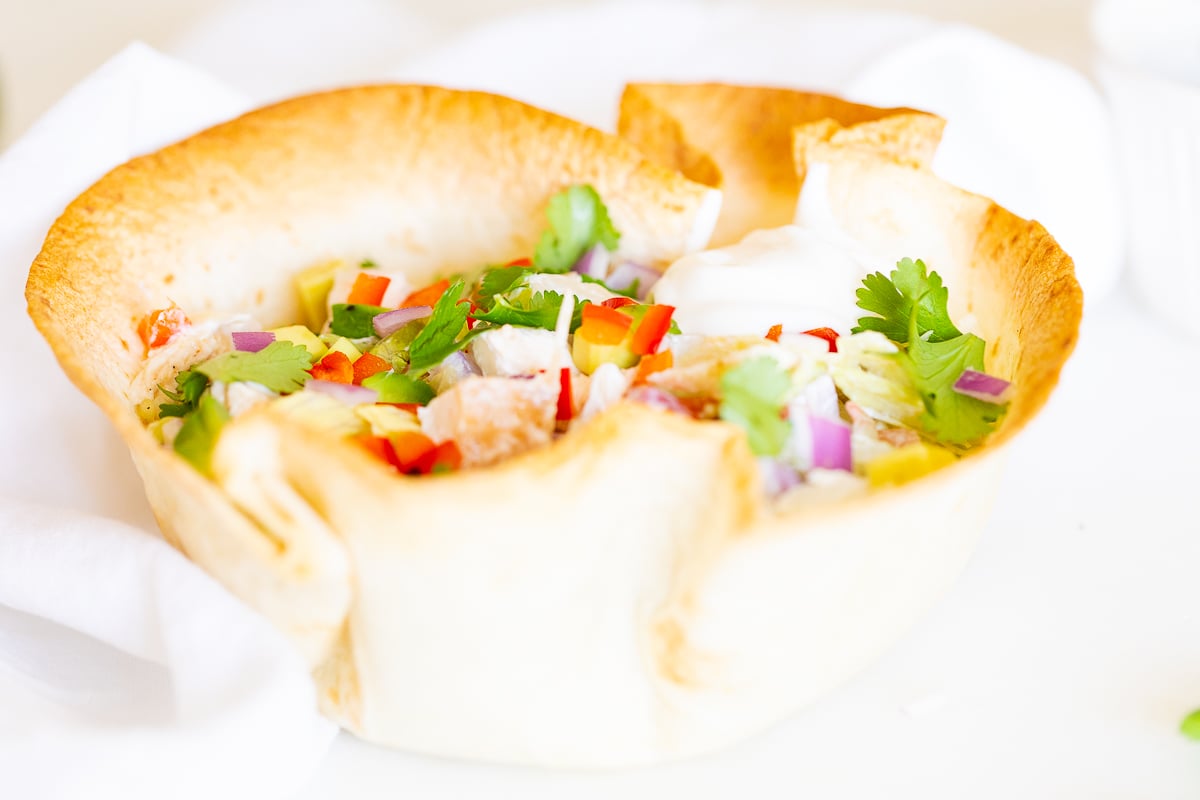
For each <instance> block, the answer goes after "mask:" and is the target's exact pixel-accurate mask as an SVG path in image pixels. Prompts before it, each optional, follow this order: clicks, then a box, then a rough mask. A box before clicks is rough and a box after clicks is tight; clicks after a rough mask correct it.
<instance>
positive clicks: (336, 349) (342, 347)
mask: <svg viewBox="0 0 1200 800" xmlns="http://www.w3.org/2000/svg"><path fill="white" fill-rule="evenodd" d="M329 352H330V353H341V354H342V355H344V356H345V357H346V358H348V359H350V363H351V364H353V363H354V362H355V361H358V359H359V358H361V357H362V353H360V352H359V350H358V348H357V347H355V346H354V342H352V341H350V340H349V339H347V338H346V337H345V336H339V337H338V338H337V339H336V340H335V341H334V343H333V344H331V345H329Z"/></svg>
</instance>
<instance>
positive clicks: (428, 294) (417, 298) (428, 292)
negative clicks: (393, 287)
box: [400, 278, 450, 308]
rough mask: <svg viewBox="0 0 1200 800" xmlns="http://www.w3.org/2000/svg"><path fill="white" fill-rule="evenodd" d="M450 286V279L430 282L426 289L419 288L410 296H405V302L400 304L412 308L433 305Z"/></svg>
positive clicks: (402, 306)
mask: <svg viewBox="0 0 1200 800" xmlns="http://www.w3.org/2000/svg"><path fill="white" fill-rule="evenodd" d="M449 288H450V281H448V280H446V279H444V278H443V279H442V280H440V281H438V282H437V283H431V284H429V285H428V286H426V287H425V288H424V289H417V290H416V291H415V292H413V293H412V294H410V295H409V296H408V297H406V298H404V302H403V303H401V304H400V307H401V308H412V307H413V306H433V305H435V304H436V303H437V301H438V299H439V298H440V297H441V296H442V295H443V294H445V293H446V290H447V289H449Z"/></svg>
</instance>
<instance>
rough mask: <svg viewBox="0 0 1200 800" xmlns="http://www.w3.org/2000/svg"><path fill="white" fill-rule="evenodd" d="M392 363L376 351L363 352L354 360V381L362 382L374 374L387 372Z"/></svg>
mask: <svg viewBox="0 0 1200 800" xmlns="http://www.w3.org/2000/svg"><path fill="white" fill-rule="evenodd" d="M391 368H392V365H391V364H389V363H388V362H387V360H386V359H382V358H380V357H379V356H377V355H375V354H374V353H363V354H362V355H361V356H359V357H358V358H357V359H355V360H354V382H355V383H356V384H361V383H362V382H363V381H365V380H366V379H367V378H369V377H371V376H372V375H378V374H379V373H380V372H387V371H388V370H389V369H391Z"/></svg>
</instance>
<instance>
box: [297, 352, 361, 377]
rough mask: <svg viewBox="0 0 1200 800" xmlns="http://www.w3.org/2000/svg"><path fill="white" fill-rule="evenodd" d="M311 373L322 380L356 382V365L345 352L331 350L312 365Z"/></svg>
mask: <svg viewBox="0 0 1200 800" xmlns="http://www.w3.org/2000/svg"><path fill="white" fill-rule="evenodd" d="M308 372H309V374H310V375H312V376H313V377H314V378H316V379H317V380H320V381H335V382H337V383H354V365H352V364H351V363H350V358H349V357H348V356H347V355H346V354H345V353H343V352H340V351H338V350H331V351H330V352H328V353H326V354H325V357H324V358H322V359H321V360H320V361H318V362H317V363H315V364H313V365H312V369H310V370H309V371H308Z"/></svg>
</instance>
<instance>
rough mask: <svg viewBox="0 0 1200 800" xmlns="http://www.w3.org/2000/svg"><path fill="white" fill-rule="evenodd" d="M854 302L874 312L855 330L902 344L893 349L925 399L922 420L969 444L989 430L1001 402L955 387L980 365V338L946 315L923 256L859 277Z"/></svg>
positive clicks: (940, 436) (938, 433)
mask: <svg viewBox="0 0 1200 800" xmlns="http://www.w3.org/2000/svg"><path fill="white" fill-rule="evenodd" d="M857 294H858V307H859V308H861V309H863V310H864V311H869V312H871V313H872V314H874V315H875V316H868V317H862V318H860V319H859V320H858V327H856V328H854V329H853V332H854V333H860V332H862V331H878V332H879V333H882V334H884V335H885V336H887V337H888V338H889V339H891V340H892V341H893V342H895V343H896V344H899V345H902V346H903V350H902V351H901V352H900V353H899V354H897V356H896V358H898V359H899V360H900V362H901V364H902V365H903V366H904V368H905V371H906V372H907V374H908V376H909V378H910V379H911V380H912V383H913V387H914V388H915V389H916V390H917V392H918V393H919V394H920V395H921V399H922V400H923V401H924V405H925V413H924V414H923V415H922V418H921V425H922V427H923V428H924V430H925V432H926V433H927V434H928V435H929V436H931V437H933V438H935V439H937V440H938V441H939V442H941V443H943V444H949V445H958V446H968V445H971V444H974V443H975V442H977V441H979V440H980V439H982V438H983V437H985V436H987V435H988V434H989V433H991V431H992V429H993V428H994V427H995V425H996V423H997V422H998V421H999V419H1000V418H1001V417H1002V416H1003V415H1004V406H1001V405H996V404H994V403H986V402H984V401H982V400H977V399H975V398H972V397H967V396H966V395H962V394H959V393H958V392H956V391H954V383H955V381H957V380H958V378H959V376H961V375H962V373H963V370H965V369H973V370H979V371H980V372H982V371H983V369H984V363H983V362H984V352H985V351H986V349H987V345H986V343H985V342H984V341H983V339H980V338H979V337H978V336H976V335H975V334H972V333H962V332H961V331H959V329H958V328H957V327H955V325H954V323H953V322H952V321H951V319H950V312H949V310H948V308H947V299H948V297H949V291H948V290H947V288H946V287H945V286H944V285H943V283H942V278H941V276H940V275H938V274H937V273H936V272H927V268H926V266H925V262H923V261H921V260H916V261H914V260H912V259H909V258H905V259H903V260H901V261H900V262H898V263H897V264H896V269H895V270H894V271H893V272H892V274H891V277H890V278H889V277H887V276H885V275H884V274H883V273H881V272H876V273H874V274H873V275H868V276H867V277H866V278H865V279H863V288H861V289H859V290H858V293H857Z"/></svg>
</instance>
